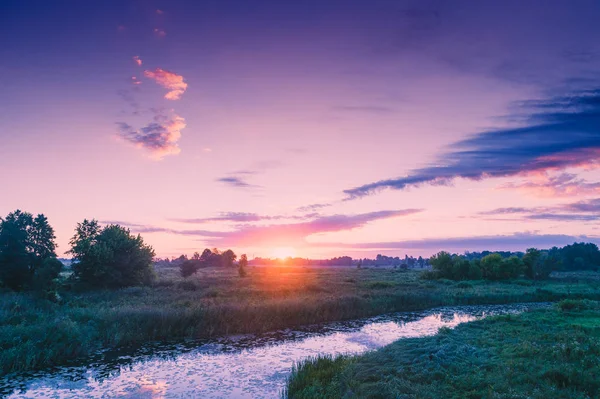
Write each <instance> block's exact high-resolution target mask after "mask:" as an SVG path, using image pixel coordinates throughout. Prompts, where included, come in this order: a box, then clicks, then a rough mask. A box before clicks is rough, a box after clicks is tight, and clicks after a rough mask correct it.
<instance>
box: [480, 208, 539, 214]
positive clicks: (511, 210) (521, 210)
mask: <svg viewBox="0 0 600 399" xmlns="http://www.w3.org/2000/svg"><path fill="white" fill-rule="evenodd" d="M530 211H531V208H519V207H512V208H497V209H492V210H491V211H485V212H480V213H479V214H480V215H512V214H515V213H527V212H530Z"/></svg>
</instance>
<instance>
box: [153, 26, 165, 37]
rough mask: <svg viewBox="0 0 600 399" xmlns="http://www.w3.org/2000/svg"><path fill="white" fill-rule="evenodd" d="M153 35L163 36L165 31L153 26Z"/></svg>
mask: <svg viewBox="0 0 600 399" xmlns="http://www.w3.org/2000/svg"><path fill="white" fill-rule="evenodd" d="M154 36H156V37H165V36H167V32H166V31H165V30H164V29H161V28H154Z"/></svg>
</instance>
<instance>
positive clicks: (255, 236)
mask: <svg viewBox="0 0 600 399" xmlns="http://www.w3.org/2000/svg"><path fill="white" fill-rule="evenodd" d="M421 211H422V210H421V209H402V210H396V211H385V210H384V211H377V212H369V213H362V214H357V215H332V216H322V217H318V218H316V219H314V220H311V221H307V222H302V223H291V224H273V225H268V226H252V225H245V226H241V227H240V228H239V229H238V230H235V231H232V232H227V233H224V234H223V235H222V236H219V237H218V238H211V239H210V240H208V241H209V242H210V245H214V246H217V247H219V246H233V247H250V246H259V247H260V246H265V247H273V246H304V245H306V244H307V243H306V241H305V239H306V238H307V237H308V236H311V235H313V234H319V233H331V232H337V231H344V230H352V229H355V228H359V227H363V226H364V225H366V224H367V223H369V222H372V221H376V220H381V219H389V218H394V217H399V216H408V215H412V214H415V213H418V212H421Z"/></svg>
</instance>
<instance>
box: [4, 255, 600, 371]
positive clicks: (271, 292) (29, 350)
mask: <svg viewBox="0 0 600 399" xmlns="http://www.w3.org/2000/svg"><path fill="white" fill-rule="evenodd" d="M594 277H595V274H594V273H588V274H579V275H577V278H576V279H575V278H574V277H569V278H560V276H558V277H557V278H555V279H552V280H549V281H545V282H529V281H526V280H516V281H510V282H485V281H471V282H468V283H467V282H461V283H456V282H454V281H424V280H421V279H420V278H419V273H418V272H412V271H409V272H401V271H395V270H391V269H383V270H382V269H355V268H348V269H346V268H344V269H340V268H329V269H328V268H304V267H298V268H285V267H282V268H258V267H250V268H248V276H247V277H245V278H239V277H238V275H237V269H235V268H232V269H202V270H200V271H199V272H198V274H197V275H194V276H192V277H190V278H189V279H188V280H185V281H184V280H183V279H182V278H181V277H179V275H178V270H177V269H163V270H159V271H158V280H157V282H156V284H155V285H154V286H152V287H133V288H126V289H120V290H114V291H95V292H87V293H76V292H71V291H65V292H60V296H61V297H62V300H61V301H60V302H58V303H52V302H50V301H48V300H45V299H41V298H36V297H35V296H33V295H32V294H28V293H12V292H5V293H0V373H2V374H5V373H10V372H17V371H26V370H33V369H38V368H44V367H49V366H54V365H62V364H66V363H68V362H70V361H74V360H75V361H78V360H80V359H81V358H82V357H85V356H86V355H90V354H93V353H94V352H95V351H98V350H101V349H108V348H115V347H124V346H138V345H141V344H144V343H147V342H151V341H167V340H178V339H184V338H208V337H215V336H221V335H227V334H240V333H255V332H265V331H272V330H276V329H281V328H293V327H297V326H301V325H307V324H313V323H320V322H329V321H335V320H348V319H353V318H359V317H368V316H374V315H378V314H383V313H390V312H396V311H408V310H419V309H426V308H431V307H435V306H442V305H472V304H502V303H514V302H534V301H555V300H560V299H564V298H573V299H577V298H589V299H600V280H598V279H596V278H594Z"/></svg>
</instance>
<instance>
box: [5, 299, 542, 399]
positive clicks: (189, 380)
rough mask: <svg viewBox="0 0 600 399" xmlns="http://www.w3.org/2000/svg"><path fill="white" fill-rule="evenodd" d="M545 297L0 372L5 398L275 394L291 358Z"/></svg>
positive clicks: (352, 348)
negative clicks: (30, 370) (9, 373)
mask: <svg viewBox="0 0 600 399" xmlns="http://www.w3.org/2000/svg"><path fill="white" fill-rule="evenodd" d="M547 306H549V304H511V305H490V306H457V307H442V308H436V309H432V310H427V311H422V312H400V313H394V314H388V315H383V316H377V317H371V318H366V319H360V320H353V321H348V322H336V323H328V324H322V325H314V326H309V327H306V328H302V329H297V330H283V331H277V332H273V333H269V334H261V335H243V336H230V337H226V338H222V339H215V340H210V341H190V342H184V343H177V344H168V345H165V344H160V345H159V344H155V345H147V346H145V347H144V348H141V349H137V350H135V351H129V352H126V351H121V352H114V351H112V352H104V353H101V354H98V355H97V356H95V357H92V358H90V359H88V361H87V362H86V363H85V364H80V365H76V366H69V367H60V368H54V369H52V370H46V371H41V372H35V373H27V374H19V375H12V376H6V377H4V378H2V379H0V395H2V396H4V397H7V398H56V399H70V398H130V399H133V398H136V399H138V398H140V399H143V398H147V399H159V398H160V399H162V398H202V399H205V398H235V399H238V398H239V399H245V398H252V399H258V398H269V399H272V398H278V397H279V395H280V392H281V390H282V388H283V387H284V385H285V382H286V378H287V377H288V375H289V373H290V371H291V368H292V366H293V364H294V363H296V362H299V361H302V360H303V359H306V358H309V357H314V356H318V355H333V356H335V355H338V354H359V353H363V352H366V351H369V350H373V349H377V348H380V347H382V346H384V345H387V344H390V343H391V342H393V341H396V340H398V339H402V338H408V337H422V336H427V335H432V334H435V333H436V332H437V330H438V329H439V328H440V327H450V328H452V327H455V326H456V325H458V324H460V323H464V322H469V321H472V320H475V319H477V318H481V317H486V316H490V315H497V314H506V313H519V312H522V311H526V310H530V309H535V308H540V307H547Z"/></svg>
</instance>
